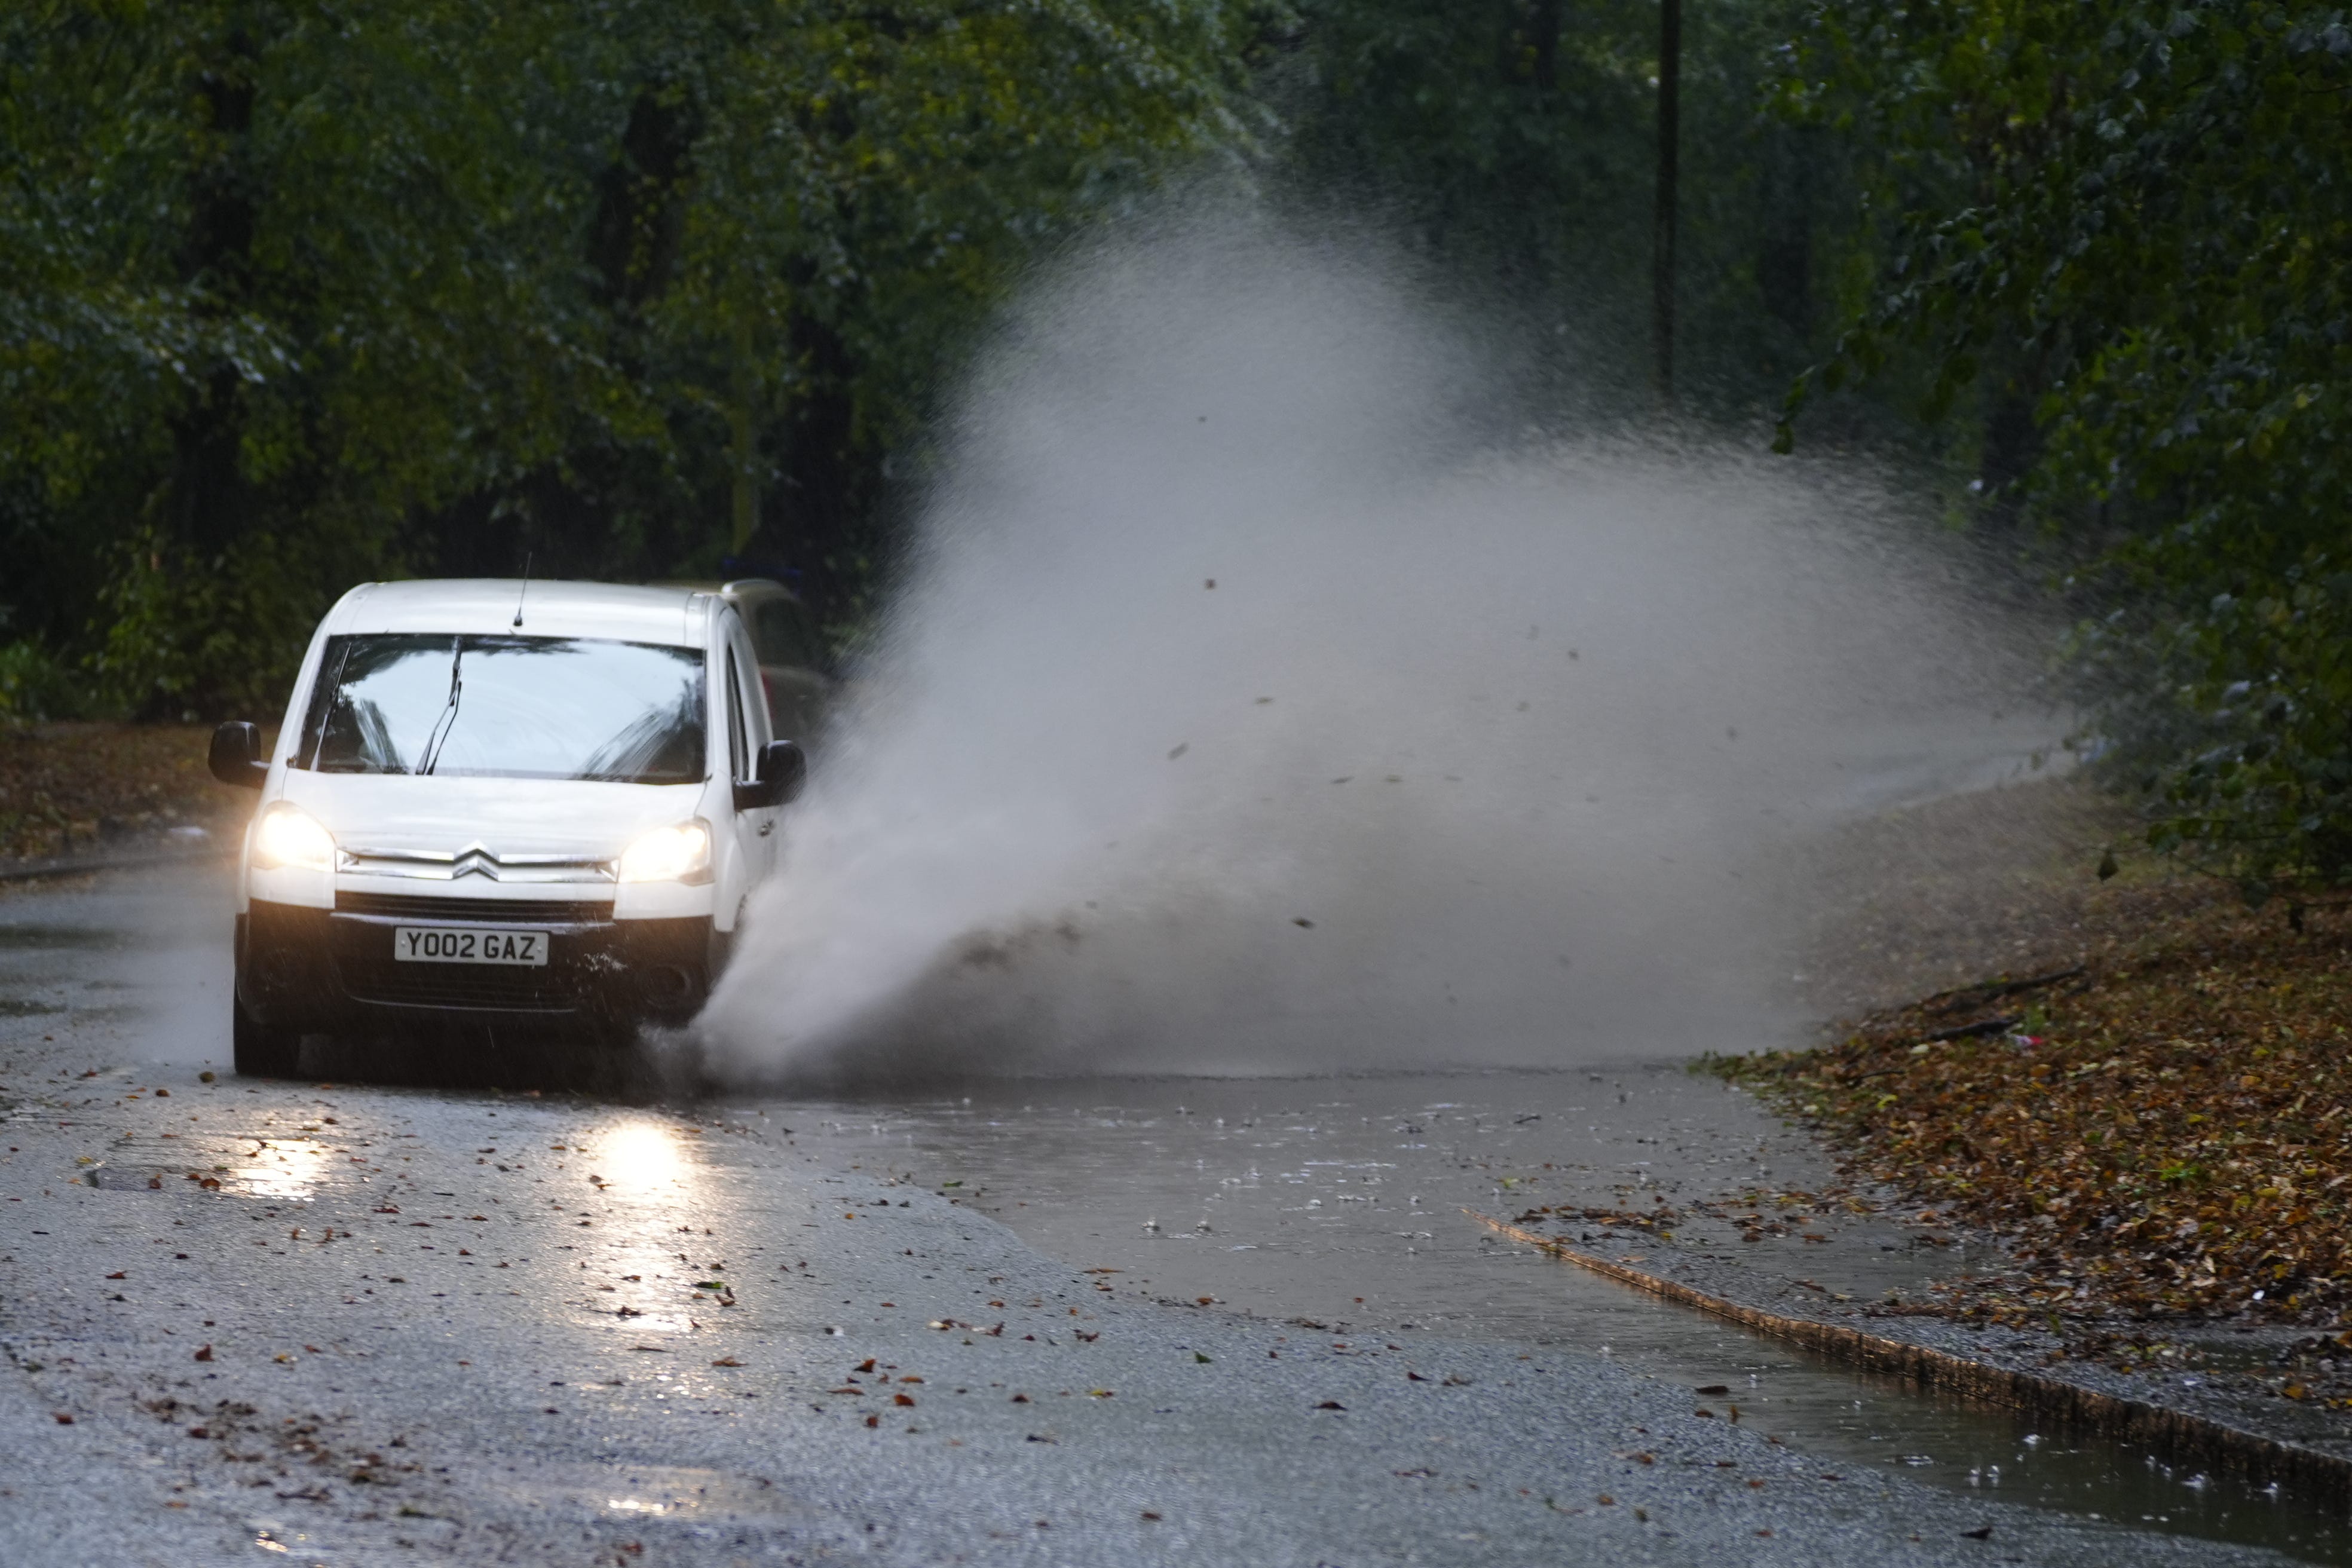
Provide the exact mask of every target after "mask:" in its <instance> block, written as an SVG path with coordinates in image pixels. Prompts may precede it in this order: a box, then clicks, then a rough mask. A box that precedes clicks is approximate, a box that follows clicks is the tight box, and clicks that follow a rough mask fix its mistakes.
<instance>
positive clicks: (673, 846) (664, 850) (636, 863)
mask: <svg viewBox="0 0 2352 1568" xmlns="http://www.w3.org/2000/svg"><path fill="white" fill-rule="evenodd" d="M621 880H623V881H624V882H686V883H688V884H692V883H697V882H708V881H709V880H710V825H709V823H707V822H704V821H703V820H702V819H701V818H699V817H697V818H696V819H695V820H694V821H692V822H681V823H679V824H677V826H674V827H656V828H655V829H654V830H653V831H652V832H651V833H648V834H646V836H645V837H642V838H640V839H638V840H637V841H636V842H635V844H632V845H630V846H629V847H627V848H626V849H625V850H623V851H622V852H621Z"/></svg>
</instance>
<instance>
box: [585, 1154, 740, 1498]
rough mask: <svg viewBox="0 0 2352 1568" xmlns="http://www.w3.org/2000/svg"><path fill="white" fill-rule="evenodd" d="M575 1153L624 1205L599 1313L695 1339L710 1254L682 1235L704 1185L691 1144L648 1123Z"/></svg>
mask: <svg viewBox="0 0 2352 1568" xmlns="http://www.w3.org/2000/svg"><path fill="white" fill-rule="evenodd" d="M575 1147H576V1148H577V1149H579V1151H580V1152H581V1153H582V1154H583V1155H584V1156H585V1163H586V1165H587V1168H588V1176H589V1179H590V1180H591V1181H593V1182H594V1183H595V1184H596V1190H597V1191H598V1192H599V1193H600V1194H603V1195H604V1196H605V1197H606V1198H618V1199H620V1200H622V1205H623V1206H621V1207H620V1208H618V1209H616V1210H614V1211H610V1212H611V1217H612V1222H613V1224H614V1229H613V1230H611V1231H608V1232H607V1233H606V1236H607V1242H608V1245H610V1246H611V1247H612V1250H611V1251H610V1252H608V1253H607V1254H606V1255H605V1260H604V1263H603V1264H602V1266H601V1267H602V1268H604V1269H605V1270H609V1271H610V1273H609V1276H608V1278H607V1279H605V1280H604V1281H602V1282H604V1283H610V1284H613V1285H616V1286H618V1287H619V1289H618V1290H617V1291H615V1292H614V1295H603V1293H601V1292H600V1293H599V1295H600V1297H601V1300H598V1301H596V1302H595V1303H594V1305H595V1309H596V1310H612V1309H611V1308H610V1307H607V1306H606V1305H605V1303H612V1304H613V1306H614V1307H618V1308H620V1309H622V1310H624V1315H625V1322H626V1324H627V1327H628V1331H629V1332H630V1333H631V1334H633V1335H658V1334H683V1333H688V1332H691V1331H692V1330H693V1328H694V1321H693V1320H692V1318H691V1316H690V1314H691V1312H692V1311H693V1310H694V1309H693V1307H692V1306H690V1305H689V1304H688V1301H689V1298H690V1283H691V1281H693V1280H695V1279H703V1278H707V1277H708V1271H707V1270H705V1269H703V1268H702V1265H703V1264H704V1263H705V1261H706V1258H705V1255H703V1254H700V1253H694V1252H692V1250H691V1247H692V1246H693V1245H694V1244H691V1243H688V1241H687V1239H686V1237H684V1236H683V1235H679V1234H677V1232H678V1231H679V1229H680V1226H681V1221H682V1218H683V1217H685V1215H683V1214H682V1212H681V1211H682V1209H684V1208H690V1207H691V1206H692V1200H693V1199H694V1198H695V1197H696V1196H698V1192H699V1186H700V1184H699V1183H698V1180H697V1179H696V1178H697V1171H696V1166H695V1162H694V1159H693V1156H692V1155H691V1154H690V1153H689V1152H688V1149H687V1146H686V1142H685V1141H684V1140H683V1139H682V1138H680V1137H679V1136H678V1134H677V1132H676V1131H673V1130H671V1129H670V1128H669V1127H667V1126H666V1125H664V1124H663V1123H661V1122H659V1121H651V1120H646V1121H625V1122H622V1123H620V1124H618V1125H616V1126H614V1127H611V1128H609V1129H606V1130H604V1131H600V1132H597V1133H595V1134H593V1135H592V1136H590V1137H588V1138H585V1139H583V1140H582V1141H581V1142H579V1143H578V1144H576V1145H575ZM574 1168H575V1169H577V1167H576V1166H575V1167H574ZM632 1211H634V1212H632ZM681 1246H684V1247H688V1254H687V1255H686V1256H681V1255H680V1253H679V1250H678V1249H679V1247H681ZM615 1296H617V1297H618V1298H619V1300H617V1301H615V1300H614V1297H615ZM614 1506H618V1505H614Z"/></svg>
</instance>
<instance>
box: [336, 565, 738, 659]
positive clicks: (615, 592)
mask: <svg viewBox="0 0 2352 1568" xmlns="http://www.w3.org/2000/svg"><path fill="white" fill-rule="evenodd" d="M713 603H714V601H713V599H712V597H711V595H709V594H707V593H698V592H696V591H694V590H692V589H688V588H644V587H636V586H633V585H628V584H618V583H562V582H554V583H551V582H541V581H538V580H533V581H532V582H531V583H530V584H529V586H528V587H527V588H526V586H525V584H524V583H523V580H522V579H521V578H520V577H427V578H419V579H415V580H412V581H410V582H405V583H362V584H360V585H359V586H358V587H356V588H354V589H352V591H351V592H350V593H348V594H346V595H343V596H342V599H341V602H339V603H338V604H337V605H335V607H334V608H333V609H332V610H331V611H329V612H328V614H327V619H328V623H329V624H328V626H327V630H328V631H329V632H330V633H331V634H333V635H337V636H345V635H350V634H352V633H368V632H475V633H480V634H484V635H495V634H498V633H502V632H503V633H513V634H516V635H519V636H522V637H612V638H615V639H617V640H620V641H623V642H646V643H666V644H668V645H670V646H673V647H702V646H703V643H704V640H705V638H706V637H707V635H708V631H707V628H708V624H709V614H710V606H711V605H712V604H713ZM517 605H520V607H521V611H522V625H521V626H516V625H515V624H514V620H515V611H516V607H517Z"/></svg>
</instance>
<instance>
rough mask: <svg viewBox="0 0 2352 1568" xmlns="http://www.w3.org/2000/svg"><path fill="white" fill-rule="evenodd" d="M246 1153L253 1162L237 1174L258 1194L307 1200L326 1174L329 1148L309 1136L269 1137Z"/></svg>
mask: <svg viewBox="0 0 2352 1568" xmlns="http://www.w3.org/2000/svg"><path fill="white" fill-rule="evenodd" d="M260 1142H261V1146H260V1147H259V1148H258V1149H257V1150H255V1151H254V1152H252V1153H251V1154H249V1155H247V1156H246V1157H247V1159H248V1160H249V1161H251V1162H252V1163H250V1164H248V1165H247V1166H245V1167H244V1168H243V1169H241V1170H240V1171H238V1172H237V1173H236V1175H237V1179H238V1180H239V1181H241V1182H243V1183H244V1184H245V1186H246V1190H247V1191H248V1192H250V1193H252V1194H255V1195H256V1196H257V1197H265V1198H283V1199H288V1200H299V1201H302V1202H308V1201H309V1200H310V1198H312V1197H315V1196H317V1195H318V1187H319V1184H320V1181H321V1180H323V1179H324V1178H325V1176H326V1174H327V1147H326V1145H325V1144H323V1143H318V1142H312V1141H311V1140H310V1139H308V1138H286V1139H278V1138H268V1139H263V1140H261V1141H260Z"/></svg>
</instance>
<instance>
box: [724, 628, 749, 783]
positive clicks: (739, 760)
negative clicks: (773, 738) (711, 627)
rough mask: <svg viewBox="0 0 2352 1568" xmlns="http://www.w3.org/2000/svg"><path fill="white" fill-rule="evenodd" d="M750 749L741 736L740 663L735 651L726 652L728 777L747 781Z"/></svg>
mask: <svg viewBox="0 0 2352 1568" xmlns="http://www.w3.org/2000/svg"><path fill="white" fill-rule="evenodd" d="M727 765H728V767H729V768H730V770H731V771H730V773H728V775H727V776H728V777H730V778H735V779H748V778H750V777H751V745H750V743H749V742H747V741H746V740H745V738H744V734H743V676H742V669H741V661H740V660H739V659H738V658H736V657H735V650H734V649H733V648H732V647H730V648H729V649H728V650H727Z"/></svg>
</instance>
